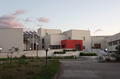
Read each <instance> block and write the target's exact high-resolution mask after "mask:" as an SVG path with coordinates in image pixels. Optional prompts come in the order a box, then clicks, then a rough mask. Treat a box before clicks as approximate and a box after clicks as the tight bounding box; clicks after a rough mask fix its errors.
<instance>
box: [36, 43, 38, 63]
mask: <svg viewBox="0 0 120 79" xmlns="http://www.w3.org/2000/svg"><path fill="white" fill-rule="evenodd" d="M36 56H37V61H38V43H36Z"/></svg>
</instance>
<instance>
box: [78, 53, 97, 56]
mask: <svg viewBox="0 0 120 79" xmlns="http://www.w3.org/2000/svg"><path fill="white" fill-rule="evenodd" d="M96 55H97V54H96V53H80V56H96Z"/></svg>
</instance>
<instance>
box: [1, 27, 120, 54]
mask: <svg viewBox="0 0 120 79" xmlns="http://www.w3.org/2000/svg"><path fill="white" fill-rule="evenodd" d="M119 44H120V33H118V34H115V35H111V36H91V35H90V31H89V30H74V29H72V30H68V31H65V32H62V31H61V30H59V29H42V28H39V29H38V32H35V31H33V32H31V31H29V32H28V31H26V32H23V29H21V28H11V29H0V52H9V49H10V48H12V47H18V48H19V51H34V50H45V49H47V48H50V49H51V50H52V49H63V48H66V49H77V50H81V51H82V50H89V49H91V48H93V49H102V50H104V49H107V50H108V52H115V51H116V49H115V48H116V46H117V45H119Z"/></svg>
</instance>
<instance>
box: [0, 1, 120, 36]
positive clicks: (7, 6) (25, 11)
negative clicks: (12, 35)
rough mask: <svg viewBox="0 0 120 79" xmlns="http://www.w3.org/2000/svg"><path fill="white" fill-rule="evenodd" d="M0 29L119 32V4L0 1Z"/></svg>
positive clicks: (92, 32) (107, 2)
mask: <svg viewBox="0 0 120 79" xmlns="http://www.w3.org/2000/svg"><path fill="white" fill-rule="evenodd" d="M0 28H23V29H24V31H34V30H35V31H37V29H38V28H43V29H61V30H62V31H67V30H70V29H76V30H90V33H91V35H93V36H97V35H114V34H116V33H119V32H120V0H0Z"/></svg>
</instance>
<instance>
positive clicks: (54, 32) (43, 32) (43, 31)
mask: <svg viewBox="0 0 120 79" xmlns="http://www.w3.org/2000/svg"><path fill="white" fill-rule="evenodd" d="M46 33H47V34H48V35H49V34H60V33H62V31H61V30H57V29H42V28H39V29H38V34H39V35H40V36H41V37H44V36H46Z"/></svg>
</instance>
